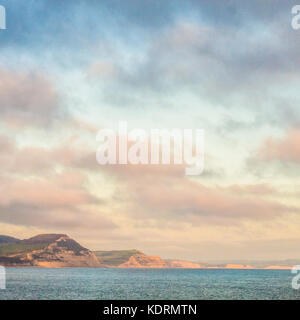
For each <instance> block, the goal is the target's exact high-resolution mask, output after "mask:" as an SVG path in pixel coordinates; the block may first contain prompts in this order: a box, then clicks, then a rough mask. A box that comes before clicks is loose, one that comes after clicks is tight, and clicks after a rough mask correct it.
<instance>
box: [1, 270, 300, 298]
mask: <svg viewBox="0 0 300 320" xmlns="http://www.w3.org/2000/svg"><path fill="white" fill-rule="evenodd" d="M6 272H7V289H6V290H0V300H2V299H157V300H159V299H300V290H294V289H292V287H291V281H292V278H293V276H294V275H293V274H291V272H290V271H289V270H201V269H199V270H198V269H197V270H195V269H193V270H188V269H162V270H155V269H85V268H84V269H76V268H70V269H69V268H68V269H38V268H16V269H15V268H11V269H7V270H6Z"/></svg>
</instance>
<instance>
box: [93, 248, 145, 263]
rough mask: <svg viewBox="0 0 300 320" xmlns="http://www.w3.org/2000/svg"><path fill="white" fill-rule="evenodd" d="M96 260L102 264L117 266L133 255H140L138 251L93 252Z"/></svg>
mask: <svg viewBox="0 0 300 320" xmlns="http://www.w3.org/2000/svg"><path fill="white" fill-rule="evenodd" d="M94 253H95V255H96V256H97V258H98V260H99V262H100V263H102V264H106V265H110V266H118V265H120V264H122V263H124V262H126V261H128V259H129V258H130V257H131V256H132V255H134V254H141V252H140V251H138V250H134V249H133V250H114V251H94Z"/></svg>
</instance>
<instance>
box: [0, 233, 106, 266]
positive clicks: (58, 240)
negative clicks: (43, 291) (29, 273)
mask: <svg viewBox="0 0 300 320" xmlns="http://www.w3.org/2000/svg"><path fill="white" fill-rule="evenodd" d="M0 264H1V265H4V266H36V267H46V268H60V267H101V264H100V263H99V261H98V259H97V257H96V256H95V254H94V253H93V252H92V251H90V250H88V249H86V248H84V247H82V246H81V245H80V244H79V243H77V242H76V241H75V240H73V239H71V238H70V237H68V236H67V235H65V234H44V235H38V236H36V237H33V238H30V239H25V240H19V239H15V241H7V242H5V241H4V242H1V245H0Z"/></svg>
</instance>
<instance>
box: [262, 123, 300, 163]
mask: <svg viewBox="0 0 300 320" xmlns="http://www.w3.org/2000/svg"><path fill="white" fill-rule="evenodd" d="M258 157H259V158H260V159H262V160H264V161H267V162H269V161H276V160H277V161H281V162H291V163H295V164H300V130H299V129H298V128H292V129H289V130H288V131H287V132H286V134H285V136H284V137H283V138H281V139H280V138H279V139H278V138H272V137H269V138H267V139H266V140H265V142H264V143H263V145H262V146H261V147H260V149H259V150H258Z"/></svg>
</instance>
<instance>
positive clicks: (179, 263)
mask: <svg viewBox="0 0 300 320" xmlns="http://www.w3.org/2000/svg"><path fill="white" fill-rule="evenodd" d="M166 263H167V266H168V268H184V269H198V268H205V267H204V266H203V265H200V264H199V263H194V262H190V261H184V260H166Z"/></svg>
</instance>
